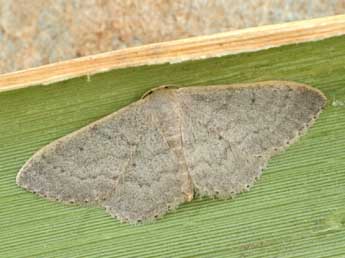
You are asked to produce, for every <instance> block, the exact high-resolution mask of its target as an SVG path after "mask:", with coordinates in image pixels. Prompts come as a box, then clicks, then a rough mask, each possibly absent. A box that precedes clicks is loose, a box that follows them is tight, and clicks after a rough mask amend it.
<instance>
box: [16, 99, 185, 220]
mask: <svg viewBox="0 0 345 258" xmlns="http://www.w3.org/2000/svg"><path fill="white" fill-rule="evenodd" d="M147 103H148V102H147V101H145V100H141V101H139V102H136V103H134V104H132V105H129V106H128V107H126V108H124V109H121V110H120V111H118V112H116V113H114V114H112V115H109V116H107V117H105V118H103V119H101V120H99V121H97V122H95V123H93V124H91V125H89V126H86V127H84V128H82V129H81V130H79V131H77V132H75V133H72V134H70V135H67V136H65V137H63V138H61V139H59V140H57V141H55V142H53V143H51V144H49V145H47V146H46V147H44V148H43V149H41V150H40V151H39V152H37V153H36V154H35V155H34V156H33V157H32V158H31V159H30V160H29V161H28V162H27V163H26V164H25V165H24V167H23V168H22V169H21V170H20V172H19V173H18V176H17V183H18V184H19V185H20V186H22V187H24V188H26V189H27V190H30V191H33V192H36V193H38V194H39V195H41V196H45V197H48V198H50V199H58V200H61V201H64V202H77V203H84V202H86V201H87V202H91V203H97V204H100V205H101V206H107V207H108V210H109V211H113V212H111V213H112V214H115V211H114V209H113V207H112V206H111V204H109V203H111V202H110V200H112V199H114V197H113V196H114V194H115V193H119V192H121V193H123V195H121V198H120V200H119V201H121V200H123V201H124V202H126V203H129V204H130V205H131V206H129V207H128V206H121V204H122V203H121V202H120V203H119V204H117V206H116V209H117V210H116V215H118V214H120V215H121V214H123V215H124V214H126V212H127V211H128V209H130V211H129V212H132V213H131V215H132V216H131V217H130V218H129V219H132V220H136V219H138V218H142V217H145V218H146V217H149V216H151V213H150V214H149V213H148V211H146V210H143V209H142V207H145V205H146V206H147V207H154V206H155V205H158V206H159V205H160V206H159V207H158V209H159V211H160V213H159V215H161V213H162V212H166V210H167V209H165V208H164V209H163V208H162V207H169V206H176V205H177V204H178V203H180V202H182V201H183V200H184V195H183V194H182V192H181V184H182V183H181V177H180V174H178V173H179V164H178V162H177V159H176V157H175V154H174V153H173V152H172V151H171V150H170V148H169V146H168V144H167V143H166V141H165V139H164V136H163V135H162V132H161V131H160V128H158V127H157V126H156V124H155V122H154V121H153V116H152V113H151V110H150V107H149V106H148V105H147ZM123 182H126V186H124V185H123ZM123 187H125V189H124V190H123ZM117 196H118V195H117ZM141 202H142V203H141ZM105 203H107V204H106V205H105ZM145 212H146V213H145ZM143 213H145V214H144V215H142V214H143ZM155 214H156V213H155ZM119 217H120V218H122V219H127V218H126V217H121V216H119ZM152 217H154V215H153V213H152Z"/></svg>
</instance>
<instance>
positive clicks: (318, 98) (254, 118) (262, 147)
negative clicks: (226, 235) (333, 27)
mask: <svg viewBox="0 0 345 258" xmlns="http://www.w3.org/2000/svg"><path fill="white" fill-rule="evenodd" d="M177 95H178V99H179V101H180V108H181V111H182V112H181V113H182V125H181V131H182V138H183V147H184V154H185V157H186V162H187V167H188V169H189V173H190V175H191V178H192V181H193V184H194V188H195V191H196V192H197V193H198V194H200V195H201V196H204V195H205V196H218V197H223V198H226V197H230V196H232V195H234V194H235V193H239V192H242V191H245V190H247V189H248V188H249V187H250V186H251V185H252V184H253V183H254V182H255V180H256V178H257V177H259V176H260V174H261V171H262V169H263V168H265V166H266V164H267V162H268V160H269V159H270V158H271V156H272V155H274V154H276V153H277V152H279V151H280V150H282V149H285V148H286V147H287V146H288V145H289V144H291V143H293V142H294V141H295V140H296V139H297V138H298V137H299V135H301V134H302V133H303V132H304V131H305V129H306V128H307V127H309V126H310V125H311V124H312V123H313V121H314V120H315V118H316V117H317V116H318V114H319V113H320V111H321V109H322V107H323V106H324V105H325V101H326V99H325V97H324V96H323V95H322V93H321V92H319V91H318V90H315V89H312V88H311V87H308V86H306V85H301V84H296V83H291V82H265V83H259V84H258V83H256V84H252V85H251V84H247V85H230V86H209V87H190V88H181V89H179V90H178V91H177Z"/></svg>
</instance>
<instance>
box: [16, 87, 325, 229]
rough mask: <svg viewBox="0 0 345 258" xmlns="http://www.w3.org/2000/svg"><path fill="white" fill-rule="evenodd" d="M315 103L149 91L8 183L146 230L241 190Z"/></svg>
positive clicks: (255, 92) (300, 90)
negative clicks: (198, 201)
mask: <svg viewBox="0 0 345 258" xmlns="http://www.w3.org/2000/svg"><path fill="white" fill-rule="evenodd" d="M325 104H326V97H325V96H324V95H323V94H322V92H320V91H319V90H317V89H314V88H312V87H310V86H307V85H304V84H299V83H295V82H287V81H266V82H260V83H248V84H233V85H219V86H197V87H182V88H171V87H165V86H163V87H158V88H155V89H153V90H151V91H150V92H149V93H146V94H145V95H144V96H143V98H141V99H140V100H138V101H137V102H135V103H132V104H130V105H128V106H127V107H124V108H122V109H120V110H119V111H117V112H115V113H112V114H110V115H108V116H106V117H104V118H102V119H100V120H98V121H96V122H94V123H92V124H90V125H88V126H86V127H84V128H82V129H80V130H78V131H76V132H73V133H71V134H69V135H67V136H65V137H62V138H61V139H58V140H56V141H54V142H52V143H50V144H49V145H47V146H45V147H44V148H42V149H41V150H39V151H38V152H37V153H35V154H34V155H33V157H32V158H31V159H30V160H28V161H27V162H26V163H25V165H24V166H23V167H22V168H21V170H20V171H19V173H18V175H17V179H16V181H17V184H18V185H19V186H21V187H23V188H25V189H26V190H28V191H31V192H34V193H37V194H39V195H40V196H43V197H46V198H48V199H52V200H58V201H62V202H65V203H78V204H82V203H89V204H90V205H95V206H99V207H103V208H105V209H106V211H107V212H108V213H110V214H111V215H112V216H113V217H117V218H118V219H120V220H121V221H126V222H130V223H137V222H147V221H153V220H155V219H156V218H159V217H161V216H162V215H164V214H166V213H167V212H168V211H169V210H174V209H176V208H177V206H178V205H179V204H181V203H183V202H189V201H191V200H192V199H193V198H196V197H198V198H199V197H204V196H208V197H216V198H230V197H233V196H235V195H236V194H238V193H240V192H243V191H247V190H249V188H250V187H251V186H252V185H253V184H254V183H255V181H256V180H257V178H258V177H259V176H260V175H261V173H262V170H263V169H264V168H265V167H266V165H267V162H268V161H269V160H270V158H271V157H272V156H274V155H275V154H277V153H279V152H280V151H282V150H284V149H286V148H287V146H289V145H290V144H292V143H294V142H295V141H296V140H297V139H298V138H299V137H300V136H301V135H302V134H304V133H305V132H306V130H307V128H309V127H310V126H311V125H312V124H313V123H314V121H315V119H317V117H318V116H319V114H320V112H321V110H322V109H323V107H324V106H325Z"/></svg>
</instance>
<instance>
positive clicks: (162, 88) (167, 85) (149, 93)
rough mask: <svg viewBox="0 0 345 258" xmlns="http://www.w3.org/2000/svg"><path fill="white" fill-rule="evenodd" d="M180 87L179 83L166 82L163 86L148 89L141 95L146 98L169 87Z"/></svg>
mask: <svg viewBox="0 0 345 258" xmlns="http://www.w3.org/2000/svg"><path fill="white" fill-rule="evenodd" d="M178 88H179V87H178V86H177V85H173V84H166V85H162V86H159V87H156V88H154V89H151V90H148V91H146V92H145V93H144V94H143V95H142V96H141V99H145V98H147V97H148V96H150V95H152V94H154V93H156V92H158V91H167V90H169V89H178Z"/></svg>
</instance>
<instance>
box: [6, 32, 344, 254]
mask: <svg viewBox="0 0 345 258" xmlns="http://www.w3.org/2000/svg"><path fill="white" fill-rule="evenodd" d="M262 80H292V81H297V82H302V83H307V84H310V85H312V86H314V87H316V88H319V89H320V90H322V91H323V92H324V93H325V94H326V96H327V98H328V105H327V107H326V109H325V111H324V112H323V113H322V114H321V116H320V118H319V119H318V120H317V122H316V124H315V125H314V126H313V127H312V128H311V129H310V130H309V131H308V133H307V134H306V135H305V136H303V137H302V138H301V140H300V141H298V143H296V144H294V145H292V146H290V147H289V149H288V150H287V151H286V152H284V153H282V154H280V155H278V156H276V157H274V158H273V159H272V160H271V161H270V163H269V167H268V169H266V171H264V174H263V176H262V177H261V179H260V180H259V181H258V182H257V183H256V185H255V186H254V187H253V188H252V190H251V191H250V192H247V193H243V194H240V195H239V196H238V197H237V198H235V199H233V200H226V201H220V200H196V201H193V202H191V203H188V204H184V205H182V206H181V207H180V208H179V209H177V210H176V212H172V213H170V214H168V215H167V216H165V217H164V218H163V219H161V220H159V221H158V222H156V223H154V224H147V225H128V224H120V223H119V222H118V221H117V220H114V219H112V218H111V217H110V216H108V215H106V214H105V213H104V212H103V211H102V210H100V209H97V208H88V207H77V206H75V205H64V204H61V203H57V202H50V201H48V200H46V199H43V198H39V197H37V196H36V195H34V194H31V193H28V192H26V191H24V190H23V189H21V188H19V187H18V186H16V184H15V177H16V174H17V172H18V170H19V169H20V167H21V166H22V165H23V164H24V162H25V161H26V160H27V159H28V158H30V156H31V155H32V154H33V153H34V152H35V151H36V150H38V149H39V148H41V147H42V146H44V145H46V144H47V143H49V142H51V141H53V140H54V139H56V138H59V137H61V136H63V135H66V134H67V133H70V132H72V131H74V130H76V129H78V128H80V127H82V126H84V125H86V124H88V123H90V122H91V121H94V120H96V119H98V118H100V117H102V116H105V115H107V114H109V113H112V112H114V111H116V110H118V109H119V108H121V107H123V106H125V105H127V104H129V103H131V102H133V101H135V100H137V99H138V98H140V96H141V95H142V94H143V93H144V92H146V91H147V90H149V89H151V88H154V87H156V86H159V85H162V84H176V85H186V86H187V85H211V84H230V83H237V82H254V81H262ZM344 221H345V36H342V37H335V38H331V39H327V40H323V41H318V42H311V43H303V44H297V45H289V46H284V47H279V48H274V49H269V50H264V51H259V52H255V53H244V54H239V55H231V56H225V57H221V58H212V59H207V60H201V61H190V62H184V63H179V64H165V65H152V66H143V67H137V68H127V69H120V70H114V71H110V72H106V73H102V74H97V75H94V76H91V81H90V82H88V80H87V78H86V77H81V78H76V79H71V80H67V81H64V82H59V83H55V84H52V85H49V86H36V87H30V88H25V89H20V90H15V91H9V92H3V93H1V94H0V232H1V234H0V257H18V258H19V257H45V258H46V257H313V258H315V257H344V256H345V244H344V243H345V222H344Z"/></svg>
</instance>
